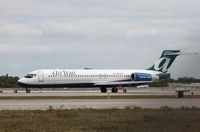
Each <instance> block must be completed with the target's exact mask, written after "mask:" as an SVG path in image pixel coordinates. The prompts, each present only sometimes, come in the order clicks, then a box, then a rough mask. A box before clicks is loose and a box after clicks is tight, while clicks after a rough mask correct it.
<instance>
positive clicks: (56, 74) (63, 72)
mask: <svg viewBox="0 0 200 132" xmlns="http://www.w3.org/2000/svg"><path fill="white" fill-rule="evenodd" d="M75 76H76V72H75V71H68V70H54V71H52V77H75Z"/></svg>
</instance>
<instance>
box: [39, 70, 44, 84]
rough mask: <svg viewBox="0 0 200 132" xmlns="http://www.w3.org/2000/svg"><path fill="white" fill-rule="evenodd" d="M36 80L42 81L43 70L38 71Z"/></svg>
mask: <svg viewBox="0 0 200 132" xmlns="http://www.w3.org/2000/svg"><path fill="white" fill-rule="evenodd" d="M38 81H39V82H44V74H43V72H41V71H40V72H38Z"/></svg>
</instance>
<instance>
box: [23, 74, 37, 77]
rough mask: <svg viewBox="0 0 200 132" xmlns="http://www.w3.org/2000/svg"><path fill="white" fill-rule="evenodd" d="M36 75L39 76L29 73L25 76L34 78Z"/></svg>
mask: <svg viewBox="0 0 200 132" xmlns="http://www.w3.org/2000/svg"><path fill="white" fill-rule="evenodd" d="M35 76H37V75H36V74H27V75H26V76H25V78H33V77H35Z"/></svg>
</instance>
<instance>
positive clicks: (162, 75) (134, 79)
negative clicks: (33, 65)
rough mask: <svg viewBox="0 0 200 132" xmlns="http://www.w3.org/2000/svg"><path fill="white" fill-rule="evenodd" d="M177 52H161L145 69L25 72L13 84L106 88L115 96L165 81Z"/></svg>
mask: <svg viewBox="0 0 200 132" xmlns="http://www.w3.org/2000/svg"><path fill="white" fill-rule="evenodd" d="M180 54H181V53H180V50H164V51H163V52H162V54H161V57H160V58H159V59H158V60H157V61H156V62H155V63H154V64H153V66H151V67H150V68H148V69H146V70H134V69H130V70H115V69H106V70H105V69H102V70H101V69H91V68H85V69H41V70H35V71H32V72H30V73H28V74H27V75H26V76H24V77H23V78H20V79H19V80H18V81H17V84H18V85H19V86H21V87H24V88H25V89H26V92H27V93H30V92H31V88H89V87H99V88H100V91H101V92H102V93H106V92H107V88H112V89H111V92H113V93H117V92H118V89H119V88H123V90H124V92H126V89H125V87H131V86H140V85H146V84H150V83H153V82H158V81H160V80H163V79H169V78H170V73H167V71H168V69H169V68H170V67H171V65H172V63H173V62H174V60H175V59H176V57H177V56H179V55H180Z"/></svg>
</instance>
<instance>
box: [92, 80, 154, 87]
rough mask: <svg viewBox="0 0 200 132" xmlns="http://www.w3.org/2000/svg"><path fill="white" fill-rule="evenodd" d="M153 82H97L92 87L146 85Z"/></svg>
mask: <svg viewBox="0 0 200 132" xmlns="http://www.w3.org/2000/svg"><path fill="white" fill-rule="evenodd" d="M152 82H153V81H124V82H98V83H95V84H94V86H102V85H104V86H112V85H131V84H135V85H137V84H138V85H140V84H141V85H142V84H147V83H152Z"/></svg>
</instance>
